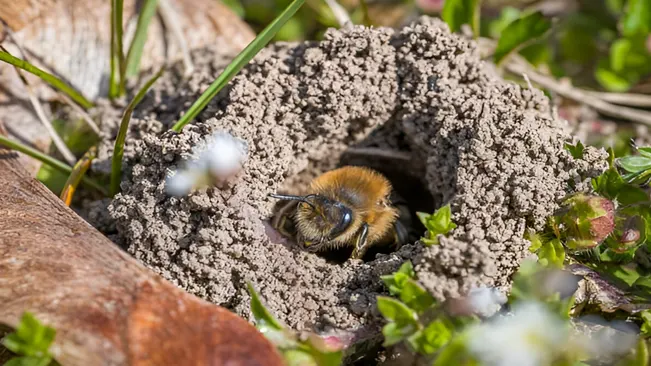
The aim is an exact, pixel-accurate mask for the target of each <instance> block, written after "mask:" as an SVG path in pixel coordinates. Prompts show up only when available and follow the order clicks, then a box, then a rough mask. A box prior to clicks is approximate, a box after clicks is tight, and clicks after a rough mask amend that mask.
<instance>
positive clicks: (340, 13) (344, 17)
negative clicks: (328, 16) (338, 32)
mask: <svg viewBox="0 0 651 366" xmlns="http://www.w3.org/2000/svg"><path fill="white" fill-rule="evenodd" d="M325 2H326V4H328V7H330V10H331V11H332V14H333V15H334V16H335V19H337V22H338V23H339V26H340V27H343V26H345V25H346V24H347V23H351V24H352V21H351V20H350V15H348V12H347V11H346V9H344V7H343V6H341V4H339V3H338V2H337V0H325Z"/></svg>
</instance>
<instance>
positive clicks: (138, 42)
mask: <svg viewBox="0 0 651 366" xmlns="http://www.w3.org/2000/svg"><path fill="white" fill-rule="evenodd" d="M157 3H158V1H157V0H145V1H143V3H142V7H141V8H140V13H139V14H138V23H137V25H136V33H135V34H134V36H133V41H132V42H131V45H130V46H129V51H128V52H127V59H126V77H134V76H137V75H138V73H139V72H140V57H141V56H142V50H143V48H144V47H145V42H146V41H147V29H148V28H149V23H150V21H151V18H153V16H154V14H156V5H157Z"/></svg>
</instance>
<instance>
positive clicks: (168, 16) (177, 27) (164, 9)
mask: <svg viewBox="0 0 651 366" xmlns="http://www.w3.org/2000/svg"><path fill="white" fill-rule="evenodd" d="M159 5H160V6H159V7H158V8H159V10H160V15H161V17H162V18H163V21H164V22H165V25H167V27H168V28H169V29H170V30H171V31H172V35H173V36H174V38H175V39H176V43H177V44H178V45H179V48H180V49H181V55H182V57H183V66H184V67H185V72H184V73H185V75H186V76H187V75H190V74H192V73H193V72H194V63H193V62H192V57H191V56H190V49H189V48H188V42H187V40H186V39H185V36H184V35H183V29H182V28H181V24H180V23H179V17H178V15H177V14H176V12H175V10H174V8H173V7H172V4H170V2H169V1H168V0H159Z"/></svg>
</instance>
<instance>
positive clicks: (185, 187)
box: [165, 171, 197, 196]
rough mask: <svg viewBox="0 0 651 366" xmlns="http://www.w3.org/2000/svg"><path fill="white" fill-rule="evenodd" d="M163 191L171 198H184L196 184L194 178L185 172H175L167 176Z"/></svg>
mask: <svg viewBox="0 0 651 366" xmlns="http://www.w3.org/2000/svg"><path fill="white" fill-rule="evenodd" d="M165 183H166V184H165V189H166V191H167V193H168V194H170V195H172V196H185V195H187V194H188V193H190V192H191V191H192V188H193V187H194V186H195V184H196V183H197V179H196V176H195V175H194V174H192V173H190V172H187V171H177V172H176V174H174V175H171V176H168V177H167V181H166V182H165Z"/></svg>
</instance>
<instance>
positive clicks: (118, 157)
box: [110, 68, 165, 196]
mask: <svg viewBox="0 0 651 366" xmlns="http://www.w3.org/2000/svg"><path fill="white" fill-rule="evenodd" d="M164 71H165V68H161V69H160V71H158V72H157V73H156V75H154V76H153V77H152V78H151V79H149V81H147V83H145V85H144V86H143V87H142V88H140V90H139V91H138V94H136V96H135V97H134V98H133V100H132V101H131V102H130V103H129V105H128V106H127V108H126V109H125V110H124V114H123V115H122V121H121V122H120V130H119V131H118V136H117V138H116V139H115V148H114V149H113V160H112V161H111V186H110V188H111V190H110V192H111V196H114V195H116V194H118V193H119V192H120V182H121V181H122V157H123V156H124V143H125V141H126V139H127V132H128V131H129V123H130V122H131V114H132V113H133V110H134V109H135V108H136V106H137V105H138V103H140V101H141V100H142V99H143V98H144V97H145V95H146V94H147V91H149V88H151V86H152V85H154V83H155V82H156V80H158V78H159V77H161V75H163V72H164Z"/></svg>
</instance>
